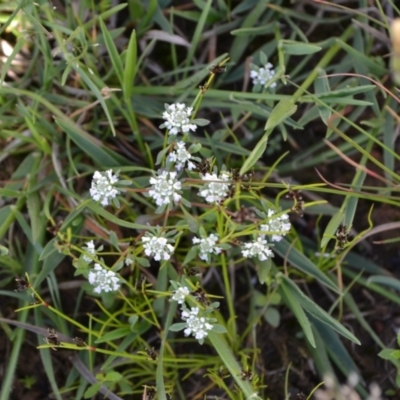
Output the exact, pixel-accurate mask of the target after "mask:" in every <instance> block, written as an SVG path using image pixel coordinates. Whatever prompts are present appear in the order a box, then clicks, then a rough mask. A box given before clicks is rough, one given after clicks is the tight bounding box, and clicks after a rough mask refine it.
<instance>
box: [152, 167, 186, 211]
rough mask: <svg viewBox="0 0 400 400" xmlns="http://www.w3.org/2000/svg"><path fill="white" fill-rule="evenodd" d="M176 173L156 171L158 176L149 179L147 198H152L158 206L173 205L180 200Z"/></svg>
mask: <svg viewBox="0 0 400 400" xmlns="http://www.w3.org/2000/svg"><path fill="white" fill-rule="evenodd" d="M176 175H177V173H176V172H168V171H158V176H156V177H152V178H150V184H151V185H152V186H151V188H150V190H149V196H150V197H152V198H153V200H154V201H155V202H156V204H157V205H158V206H162V205H163V204H170V203H172V202H174V203H175V204H176V203H178V202H179V200H180V199H181V197H182V196H181V195H180V190H181V188H182V184H181V182H179V181H178V180H177V179H176Z"/></svg>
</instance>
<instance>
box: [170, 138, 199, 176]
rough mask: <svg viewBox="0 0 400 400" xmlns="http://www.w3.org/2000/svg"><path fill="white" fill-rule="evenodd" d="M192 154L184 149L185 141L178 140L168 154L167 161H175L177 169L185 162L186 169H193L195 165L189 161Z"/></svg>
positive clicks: (182, 166)
mask: <svg viewBox="0 0 400 400" xmlns="http://www.w3.org/2000/svg"><path fill="white" fill-rule="evenodd" d="M191 158H192V155H191V154H190V153H189V152H188V151H187V150H186V147H185V142H178V143H176V145H175V150H174V151H173V152H172V153H170V154H169V155H168V159H169V161H171V162H173V163H175V168H176V169H177V170H178V171H179V170H181V169H182V168H184V166H185V164H186V163H187V167H188V170H190V171H191V170H192V169H195V168H196V166H195V165H194V164H193V163H192V162H191V161H190V159H191Z"/></svg>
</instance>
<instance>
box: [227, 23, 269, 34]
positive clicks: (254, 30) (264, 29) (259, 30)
mask: <svg viewBox="0 0 400 400" xmlns="http://www.w3.org/2000/svg"><path fill="white" fill-rule="evenodd" d="M275 26H276V22H271V23H269V24H266V25H263V26H257V27H249V28H240V29H234V30H233V31H231V32H230V33H231V35H232V36H249V35H254V36H257V35H265V34H266V33H270V32H273V31H274V28H275Z"/></svg>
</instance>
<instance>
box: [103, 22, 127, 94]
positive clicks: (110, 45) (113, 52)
mask: <svg viewBox="0 0 400 400" xmlns="http://www.w3.org/2000/svg"><path fill="white" fill-rule="evenodd" d="M99 23H100V28H101V32H102V33H103V37H104V43H105V45H106V47H107V51H108V54H109V56H110V59H111V63H112V65H113V67H114V69H115V73H116V75H117V77H118V80H119V82H120V84H121V87H122V86H123V83H124V80H123V67H122V61H121V56H120V55H119V53H118V50H117V47H116V46H115V43H114V40H113V38H112V37H111V35H110V32H109V31H108V29H107V27H106V25H105V24H104V22H103V20H102V19H100V20H99Z"/></svg>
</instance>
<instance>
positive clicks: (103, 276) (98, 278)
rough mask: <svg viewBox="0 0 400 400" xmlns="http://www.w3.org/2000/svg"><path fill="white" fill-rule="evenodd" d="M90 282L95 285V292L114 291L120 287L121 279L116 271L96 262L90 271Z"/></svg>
mask: <svg viewBox="0 0 400 400" xmlns="http://www.w3.org/2000/svg"><path fill="white" fill-rule="evenodd" d="M88 280H89V283H90V284H91V285H93V286H94V292H95V293H101V292H114V291H116V290H118V289H119V288H120V286H121V285H120V279H119V278H118V275H117V274H116V273H115V272H114V271H110V270H108V269H106V268H103V267H102V266H101V265H100V264H97V263H96V264H94V268H93V269H92V270H91V271H90V272H89V277H88Z"/></svg>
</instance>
